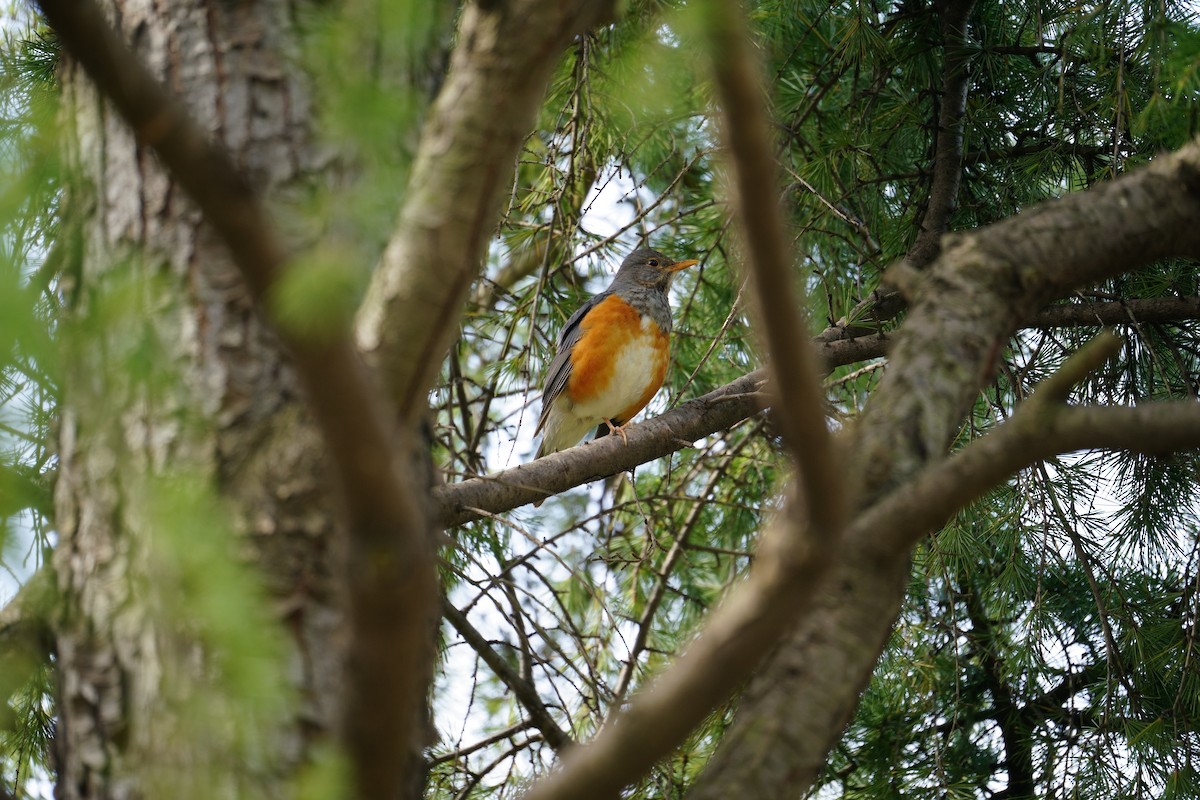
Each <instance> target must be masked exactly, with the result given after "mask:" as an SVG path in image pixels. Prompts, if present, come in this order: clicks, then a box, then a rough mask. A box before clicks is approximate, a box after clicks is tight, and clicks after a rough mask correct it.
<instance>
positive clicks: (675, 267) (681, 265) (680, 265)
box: [667, 260, 700, 272]
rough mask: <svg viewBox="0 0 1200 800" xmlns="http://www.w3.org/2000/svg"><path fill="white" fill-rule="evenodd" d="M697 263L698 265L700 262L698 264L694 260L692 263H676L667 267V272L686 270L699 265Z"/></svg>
mask: <svg viewBox="0 0 1200 800" xmlns="http://www.w3.org/2000/svg"><path fill="white" fill-rule="evenodd" d="M699 263H700V262H699V261H696V260H692V261H676V262H675V263H674V264H672V265H671V266H669V267H667V272H679V270H681V269H687V268H688V267H694V266H696V265H697V264H699Z"/></svg>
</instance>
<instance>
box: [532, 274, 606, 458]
mask: <svg viewBox="0 0 1200 800" xmlns="http://www.w3.org/2000/svg"><path fill="white" fill-rule="evenodd" d="M610 294H612V292H601V293H600V294H598V295H596V296H595V297H593V298H591V299H590V300H588V301H587V302H586V303H584V304H583V305H581V306H580V307H579V309H578V310H577V311H576V312H575V313H574V314H572V315H571V317H570V319H568V320H567V324H566V325H564V326H563V329H562V331H560V332H559V334H558V352H557V353H555V354H554V359H553V360H552V361H551V362H550V368H549V369H548V370H546V382H545V384H544V386H543V388H542V415H541V417H540V418H539V419H538V424H537V430H535V431H534V435H537V434H539V433H541V432H542V428H544V427H546V420H547V419H549V417H550V408H551V407H552V406H553V405H554V401H555V400H556V399H557V398H558V396H559V395H560V394H562V391H563V389H565V388H567V381H569V380H570V379H571V350H572V349H574V347H575V345H576V344H577V343H578V342H579V339H580V338H581V337H582V336H583V329H582V328H581V327H580V324H581V323H582V322H583V318H584V317H586V316H587V313H588V312H589V311H591V310H592V309H593V308H595V307H596V306H597V305H598V304H599V303H600V302H601V301H602V300H604V299H606V298H607V297H608V296H609V295H610Z"/></svg>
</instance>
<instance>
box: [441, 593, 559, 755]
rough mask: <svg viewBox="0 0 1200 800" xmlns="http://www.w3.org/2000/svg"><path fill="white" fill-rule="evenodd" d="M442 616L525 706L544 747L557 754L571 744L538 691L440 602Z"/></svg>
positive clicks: (461, 616)
mask: <svg viewBox="0 0 1200 800" xmlns="http://www.w3.org/2000/svg"><path fill="white" fill-rule="evenodd" d="M442 613H443V614H444V615H445V617H446V619H447V620H448V621H449V623H450V624H451V625H452V626H454V630H456V631H458V634H459V636H461V637H463V640H464V641H465V642H466V643H467V644H468V645H469V646H470V647H471V649H472V650H474V651H475V652H476V653H478V654H479V657H480V658H481V659H483V662H484V663H485V664H487V665H488V667H489V668H490V669H491V670H492V672H493V673H495V675H496V677H497V678H499V679H500V680H501V681H502V682H503V683H504V685H505V686H507V687H508V688H509V689H510V690H511V691H512V693H513V696H514V697H516V698H517V701H518V702H519V703H520V704H521V705H523V706H525V710H526V711H527V712H528V713H529V722H530V724H531V725H532V726H533V727H535V728H537V729H538V730H539V731H541V733H542V736H543V738H545V740H546V744H548V745H550V746H551V747H552V748H554V750H555V751H556V752H561V751H562V750H564V749H566V748H567V747H568V746H569V745H572V744H574V740H573V739H572V738H571V736H570V734H568V733H567V732H566V731H564V730H563V729H562V728H560V727H558V724H557V723H555V721H554V717H552V716H550V712H549V711H548V710H547V709H546V704H545V703H543V702H542V698H541V697H540V696H538V692H537V687H535V686H534V685H533V684H532V683H530V682H529V681H527V680H525V679H524V678H522V677H521V676H520V675H519V674H517V672H516V670H514V669H513V668H512V667H510V666H509V664H508V662H507V661H505V660H504V658H503V657H501V655H500V654H499V653H497V652H496V650H495V648H493V647H492V645H491V643H490V642H488V640H487V639H486V638H484V636H483V634H481V633H480V632H479V631H478V630H476V628H475V626H474V625H472V624H471V621H470V620H469V619H467V615H466V614H464V613H463V612H461V611H459V610H458V608H456V607H455V606H454V604H453V603H451V602H450V601H449V600H443V601H442Z"/></svg>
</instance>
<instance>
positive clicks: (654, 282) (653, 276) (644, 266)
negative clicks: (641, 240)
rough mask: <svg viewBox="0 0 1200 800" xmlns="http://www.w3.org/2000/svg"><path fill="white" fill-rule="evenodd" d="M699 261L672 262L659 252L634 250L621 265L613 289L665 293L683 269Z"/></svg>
mask: <svg viewBox="0 0 1200 800" xmlns="http://www.w3.org/2000/svg"><path fill="white" fill-rule="evenodd" d="M699 263H700V262H699V261H672V260H671V259H669V258H667V257H666V256H664V255H663V254H662V253H660V252H658V251H657V250H650V249H642V250H634V251H633V252H632V253H630V254H629V255H628V256H626V258H625V260H624V261H623V262H622V263H621V268H620V269H619V270H617V275H616V277H615V278H613V282H612V288H613V289H618V288H622V287H629V288H633V287H638V286H640V287H644V288H647V289H658V290H659V291H663V292H665V291H666V290H667V289H669V288H671V279H672V278H674V277H675V273H676V272H679V270H681V269H687V268H688V267H691V266H694V265H696V264H699Z"/></svg>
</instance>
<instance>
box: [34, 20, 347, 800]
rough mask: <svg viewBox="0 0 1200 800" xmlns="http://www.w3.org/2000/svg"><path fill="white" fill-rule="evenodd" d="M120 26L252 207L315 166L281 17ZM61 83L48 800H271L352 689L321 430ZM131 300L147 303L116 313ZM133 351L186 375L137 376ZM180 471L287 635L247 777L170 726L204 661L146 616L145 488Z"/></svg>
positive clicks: (143, 159) (154, 185)
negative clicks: (66, 244) (196, 123)
mask: <svg viewBox="0 0 1200 800" xmlns="http://www.w3.org/2000/svg"><path fill="white" fill-rule="evenodd" d="M109 14H110V19H111V21H112V22H113V24H114V26H115V27H116V28H117V30H118V31H119V32H120V34H121V35H122V36H123V37H124V38H125V39H126V40H127V41H128V42H130V43H131V45H132V47H133V49H134V51H135V52H136V54H137V55H138V56H139V57H140V58H141V60H142V61H143V62H144V63H145V64H146V65H147V66H148V67H149V68H150V69H151V71H152V72H153V73H154V74H157V75H158V76H160V77H161V78H162V80H163V82H164V83H165V84H166V85H167V86H169V87H170V88H171V89H172V90H173V91H174V92H176V93H177V94H178V95H179V96H180V98H181V99H182V100H183V102H184V103H185V104H186V105H187V106H188V107H190V108H191V109H193V110H194V112H195V116H196V117H197V118H199V119H201V120H203V121H204V124H205V126H206V127H207V130H208V133H209V134H210V135H211V136H212V137H213V138H214V139H215V140H217V141H220V142H223V143H224V145H225V146H226V147H227V148H228V149H229V151H230V153H231V154H232V156H233V158H234V160H235V161H236V163H237V164H238V165H239V166H240V167H241V168H242V169H243V170H244V173H245V175H246V176H247V177H248V179H249V181H250V182H251V183H253V184H254V185H255V186H256V187H258V189H259V190H260V191H261V193H263V194H265V195H268V196H276V197H278V196H280V195H282V194H284V193H286V192H287V191H288V190H289V189H290V188H291V187H295V186H298V185H300V183H301V182H303V181H308V180H311V179H313V178H314V176H317V175H318V174H319V170H320V166H319V165H320V164H321V163H322V161H321V160H320V159H319V158H318V157H317V154H316V152H315V149H314V147H313V145H312V142H311V140H310V138H309V133H308V132H309V121H310V118H311V108H310V100H309V95H308V89H307V87H306V86H305V85H304V84H303V83H302V82H301V80H300V76H299V74H298V72H297V70H295V69H294V67H293V63H294V60H295V57H296V55H297V54H296V52H295V50H294V37H295V31H294V29H293V27H292V26H293V14H294V8H293V7H292V4H291V3H288V2H282V1H278V2H277V1H275V0H270V1H268V2H263V3H255V4H249V5H247V4H233V5H231V4H228V3H209V2H204V1H203V0H192V1H191V2H181V3H172V4H170V5H169V6H162V5H152V4H143V3H132V2H129V3H117V4H114V5H111V6H110V7H109ZM62 78H63V85H64V92H65V100H66V102H65V107H66V109H67V113H68V126H69V130H70V134H71V135H70V136H68V141H69V142H73V143H74V144H73V148H72V152H71V153H70V161H71V165H72V167H73V169H74V170H75V171H76V172H75V174H76V175H77V178H78V180H76V181H75V183H74V184H73V188H72V190H71V192H70V194H69V196H68V198H67V205H68V209H69V211H70V213H71V214H73V215H75V221H76V223H77V224H78V225H79V226H80V230H81V235H80V240H81V248H80V252H79V263H78V264H77V265H75V267H76V269H77V270H78V276H77V284H76V285H75V286H74V287H73V292H72V299H71V308H70V317H71V319H70V320H69V321H68V325H69V326H72V328H73V329H74V330H75V331H76V332H77V334H78V335H77V336H76V337H75V338H73V339H72V340H71V341H73V343H74V344H73V352H72V353H71V357H70V359H69V366H68V370H67V374H66V377H65V385H64V392H63V402H62V421H61V426H60V434H59V443H58V448H59V458H60V464H59V479H58V485H57V487H56V492H55V503H56V527H57V530H58V535H59V546H58V548H57V549H56V551H55V555H54V567H55V571H56V573H57V576H58V583H59V586H58V588H59V591H60V593H61V602H62V608H63V609H64V611H63V613H62V615H61V618H60V619H58V620H57V621H56V629H57V631H56V633H57V636H56V645H57V651H58V663H57V666H58V670H59V673H60V675H61V683H60V690H59V704H58V712H59V720H60V723H59V729H58V735H57V737H56V748H57V752H58V767H59V771H60V774H59V784H58V789H57V791H58V796H59V797H62V798H74V797H88V798H97V797H114V798H116V797H120V798H126V797H143V796H163V795H172V796H180V794H179V793H180V792H181V791H182V792H184V793H186V792H187V791H193V792H196V793H198V794H202V795H203V796H206V797H212V796H223V795H232V794H234V793H236V792H238V791H244V790H246V789H248V788H250V787H253V788H254V789H255V790H257V791H264V792H265V793H266V794H268V795H270V794H274V793H281V792H282V791H284V786H285V783H284V781H285V780H286V778H287V776H288V775H289V774H291V772H292V771H293V770H294V769H295V768H296V767H297V766H298V764H299V763H300V762H301V760H302V759H303V758H305V757H306V755H307V754H308V753H309V751H310V748H311V745H312V744H313V742H314V741H315V740H317V739H319V738H320V737H321V736H322V735H323V734H324V733H326V732H328V731H329V730H330V726H331V725H332V724H333V722H334V716H335V710H336V709H335V706H334V704H335V701H336V699H337V697H338V696H339V693H338V687H339V685H340V683H341V681H340V666H339V663H338V660H337V658H336V652H335V650H334V649H333V648H330V647H329V646H328V642H330V641H331V640H332V639H334V637H335V636H336V633H337V631H338V628H339V615H338V613H337V612H336V611H335V602H334V591H333V586H332V583H331V575H330V570H329V564H330V559H329V558H328V553H327V548H328V545H329V542H330V540H331V535H332V533H333V520H334V518H333V515H332V513H331V511H330V505H331V504H330V502H329V501H330V498H329V496H328V492H327V490H326V488H325V486H326V483H327V477H328V476H327V474H326V469H325V467H324V465H323V462H322V459H321V458H320V457H319V455H318V454H319V453H320V447H319V442H318V439H317V436H316V431H315V430H314V428H313V426H312V424H311V422H310V421H309V419H308V417H307V415H306V413H305V412H304V410H303V408H302V407H301V405H300V402H299V395H300V392H299V387H298V386H297V382H296V379H295V376H294V373H293V372H292V370H291V369H290V367H289V366H288V365H287V363H286V361H285V360H284V358H283V356H282V354H281V351H280V347H279V345H278V342H277V340H276V337H275V336H274V334H272V332H271V331H270V330H268V328H267V327H266V326H265V325H264V323H263V322H262V320H261V318H260V316H259V315H258V314H257V313H256V312H255V310H254V308H253V304H252V301H251V298H250V295H249V293H248V292H247V290H246V288H245V285H244V283H243V281H242V279H241V278H240V276H239V275H238V273H237V270H236V269H235V268H234V266H233V264H232V263H231V261H230V258H229V255H228V251H227V250H226V248H225V246H224V245H223V243H221V242H220V241H219V240H218V238H217V237H216V236H215V235H214V233H213V232H212V230H211V229H210V228H209V227H208V226H206V225H204V224H203V223H202V222H201V219H200V214H199V212H198V211H197V209H196V208H195V206H193V205H192V203H191V202H189V201H188V199H187V198H186V197H184V196H183V193H182V192H181V190H180V188H179V186H178V184H176V183H175V182H173V181H172V180H170V179H168V177H167V176H166V175H165V174H164V172H163V170H162V169H161V168H160V166H159V164H158V162H157V160H156V159H155V158H154V157H153V156H152V154H151V152H150V150H149V149H148V147H147V146H146V141H145V140H139V139H138V138H135V136H134V134H133V133H132V132H131V131H130V130H129V128H128V127H127V125H126V124H125V122H124V121H123V120H121V119H120V118H119V117H118V116H117V114H116V113H114V111H113V109H112V107H111V106H109V105H108V104H107V103H106V102H105V101H103V100H102V99H101V97H100V96H99V94H98V92H97V91H96V89H95V88H94V87H93V84H92V83H91V81H90V80H88V79H87V77H86V76H85V75H84V74H83V71H82V69H81V68H80V66H79V64H78V63H77V62H75V61H72V60H71V58H70V57H69V56H66V57H65V58H64V68H63V75H62ZM144 133H145V132H144ZM123 292H132V298H133V299H134V302H132V303H131V304H130V305H128V306H126V307H123V308H122V307H116V308H114V306H113V303H114V302H115V300H117V299H120V298H121V297H123V296H124V297H126V299H128V297H129V295H128V294H126V295H122V293H123ZM114 312H117V313H119V316H116V317H111V316H110V317H109V318H108V319H104V317H105V315H112V314H113V313H114ZM139 347H147V348H148V352H150V353H152V354H153V356H154V357H155V358H161V359H162V360H161V361H159V362H158V363H157V364H156V368H157V369H163V367H164V365H171V366H170V369H169V370H167V371H169V372H171V373H173V374H170V375H166V374H150V375H138V374H136V373H131V371H130V370H131V368H132V367H135V366H136V365H137V362H136V361H135V360H134V358H135V356H136V354H137V348H139ZM175 381H178V382H177V383H176V382H175ZM201 422H202V424H201ZM174 474H186V475H188V477H189V479H190V480H194V481H196V482H197V483H199V484H202V485H208V486H210V487H213V488H214V489H215V490H216V491H217V492H218V493H220V494H222V495H224V496H225V497H226V498H228V499H229V500H230V501H231V505H232V507H233V509H234V516H235V523H234V524H235V527H236V529H237V531H238V534H239V536H240V538H241V540H242V541H243V542H244V544H245V546H246V547H248V548H249V549H250V551H252V553H253V560H254V561H255V562H256V563H258V564H260V565H261V566H262V569H263V572H264V574H265V576H266V580H267V583H268V584H269V586H270V589H271V591H272V592H273V594H274V595H275V596H276V597H277V598H278V599H279V608H280V609H281V612H280V613H281V615H282V617H283V619H284V620H285V621H286V623H287V625H286V629H287V631H288V632H289V634H290V641H289V642H288V647H289V656H288V660H289V674H288V681H289V682H290V683H291V685H292V686H293V687H294V688H295V690H296V693H297V697H298V698H299V703H298V705H297V706H296V707H295V708H293V709H292V710H291V711H290V712H289V715H288V716H287V717H286V718H278V719H273V720H271V721H270V722H269V723H267V724H268V726H269V727H270V729H271V730H270V732H269V733H270V735H269V737H268V738H267V739H266V741H269V742H270V747H269V750H270V752H269V753H266V754H263V758H262V760H261V762H260V763H257V764H249V763H247V762H246V761H245V760H244V759H242V758H239V757H238V755H239V754H237V753H234V752H231V750H230V748H231V747H233V745H232V744H230V743H227V742H222V741H220V737H219V736H216V735H215V734H216V731H215V730H214V731H209V732H208V733H210V734H214V735H212V736H208V737H206V736H204V735H200V734H198V733H197V731H195V730H189V724H190V723H189V721H188V720H187V718H186V717H185V716H180V715H179V714H178V712H179V711H180V709H181V708H182V707H183V706H184V705H185V704H186V703H188V702H189V698H188V693H189V691H190V689H196V688H198V687H203V686H204V685H205V683H204V681H205V680H206V667H205V665H204V656H203V653H202V651H201V650H199V649H198V643H197V642H196V641H195V639H194V638H192V636H190V635H189V633H188V629H187V627H186V625H184V624H183V622H182V620H181V619H171V618H169V617H168V616H167V615H165V614H164V613H161V612H162V610H163V607H162V606H160V607H157V608H156V607H155V603H156V601H157V600H161V599H162V598H163V597H164V596H166V595H169V594H170V592H171V590H172V588H173V587H170V586H164V585H163V582H164V580H166V579H167V578H166V576H167V575H169V574H170V570H169V569H168V570H163V569H161V567H162V563H161V562H160V561H159V560H160V559H168V560H169V557H170V556H169V554H168V552H167V551H168V550H169V548H170V547H171V546H172V545H171V543H169V542H165V541H164V538H163V537H164V536H165V534H164V532H163V531H162V530H161V529H159V527H158V523H157V522H156V521H155V520H154V518H153V515H152V514H151V513H150V512H148V508H149V507H150V506H151V505H152V504H153V502H154V501H155V500H156V498H155V497H154V496H153V489H152V487H153V485H154V482H155V481H156V480H159V479H163V478H166V477H169V476H170V475H174ZM210 524H211V525H212V528H213V531H212V533H213V535H216V534H217V533H218V531H219V527H220V525H221V523H220V521H219V520H217V519H214V520H211V523H210ZM165 608H175V607H174V606H172V605H171V604H170V603H168V604H166V605H165ZM175 610H178V609H175ZM193 722H194V721H193ZM180 751H182V752H180Z"/></svg>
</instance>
